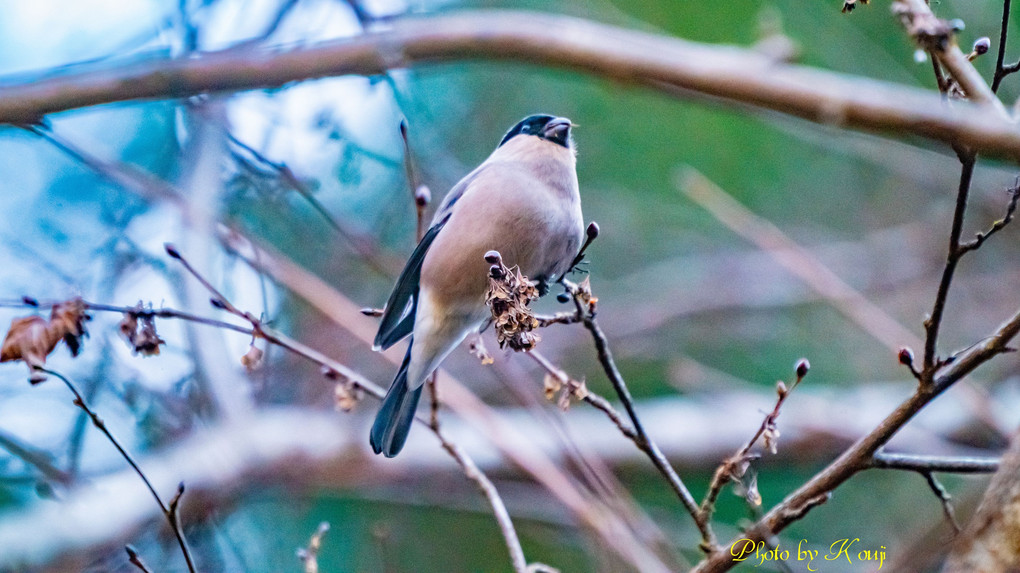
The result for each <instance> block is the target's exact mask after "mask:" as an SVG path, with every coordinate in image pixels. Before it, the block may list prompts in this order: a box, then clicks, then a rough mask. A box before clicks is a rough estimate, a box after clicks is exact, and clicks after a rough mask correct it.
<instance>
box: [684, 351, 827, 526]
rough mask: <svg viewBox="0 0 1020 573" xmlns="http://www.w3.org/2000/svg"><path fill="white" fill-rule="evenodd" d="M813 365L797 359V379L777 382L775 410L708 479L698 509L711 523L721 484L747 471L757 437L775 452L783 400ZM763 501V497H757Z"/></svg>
mask: <svg viewBox="0 0 1020 573" xmlns="http://www.w3.org/2000/svg"><path fill="white" fill-rule="evenodd" d="M810 368H811V365H810V363H809V362H808V361H807V360H806V359H801V360H799V361H798V362H797V365H796V367H795V376H796V378H795V379H794V382H793V383H792V384H791V385H790V386H789V388H787V386H786V384H785V383H783V382H781V381H780V382H779V383H777V384H776V394H777V397H776V405H775V406H774V407H773V408H772V411H771V412H769V413H768V414H766V415H765V418H764V419H763V420H762V422H761V425H760V426H759V427H758V430H757V431H756V432H755V433H754V435H753V436H751V439H750V440H748V441H747V443H746V444H744V446H743V447H742V448H740V449H739V450H737V451H736V453H734V454H733V455H732V456H730V457H729V458H727V459H726V460H724V461H723V463H721V464H719V467H718V468H716V470H715V473H714V474H713V475H712V481H711V482H710V483H709V486H708V492H707V493H706V494H705V498H704V500H702V502H701V508H700V511H699V519H701V520H702V521H704V522H706V523H708V521H709V520H710V519H712V513H713V512H714V511H715V503H716V501H717V500H718V498H719V493H720V492H722V488H723V487H724V486H725V485H726V484H727V483H728V482H730V481H738V480H739V479H740V478H741V477H743V475H744V473H745V472H746V471H747V466H748V464H750V463H751V461H752V460H753V459H754V458H756V457H757V455H756V454H751V448H753V447H754V445H755V444H756V443H758V439H759V438H761V437H762V436H764V437H765V444H766V447H767V448H768V449H769V450H770V451H771V452H772V453H773V454H775V453H776V439H777V438H778V436H779V431H778V430H777V429H776V420H777V419H778V418H779V412H780V410H781V409H782V408H783V403H785V402H786V399H787V398H788V397H789V396H790V393H791V392H793V390H794V389H795V388H796V387H797V386H799V385H800V383H801V381H803V380H804V377H805V376H807V373H808V370H809V369H810ZM758 501H759V505H760V498H758ZM711 542H712V540H710V539H708V538H704V539H702V543H703V544H706V545H707V544H710V543H711Z"/></svg>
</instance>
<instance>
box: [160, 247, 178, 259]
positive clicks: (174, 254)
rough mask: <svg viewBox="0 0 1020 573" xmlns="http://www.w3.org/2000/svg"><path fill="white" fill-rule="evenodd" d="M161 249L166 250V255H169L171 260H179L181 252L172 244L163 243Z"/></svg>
mask: <svg viewBox="0 0 1020 573" xmlns="http://www.w3.org/2000/svg"><path fill="white" fill-rule="evenodd" d="M163 248H164V249H166V254H168V255H170V258H171V259H178V260H180V258H181V252H180V251H178V250H177V247H175V246H173V244H172V243H163Z"/></svg>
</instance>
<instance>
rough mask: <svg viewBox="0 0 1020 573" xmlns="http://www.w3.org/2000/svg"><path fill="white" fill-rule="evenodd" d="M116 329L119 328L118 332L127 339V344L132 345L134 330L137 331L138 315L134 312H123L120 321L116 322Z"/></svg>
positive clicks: (133, 343) (133, 342)
mask: <svg viewBox="0 0 1020 573" xmlns="http://www.w3.org/2000/svg"><path fill="white" fill-rule="evenodd" d="M139 306H141V305H139ZM117 329H118V330H120V334H121V335H122V336H123V337H124V338H125V339H126V340H127V341H128V344H130V345H131V346H134V345H135V332H137V331H138V316H137V315H135V314H134V313H130V312H125V313H124V316H123V317H122V318H121V319H120V322H119V323H117Z"/></svg>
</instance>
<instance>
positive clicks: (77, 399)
mask: <svg viewBox="0 0 1020 573" xmlns="http://www.w3.org/2000/svg"><path fill="white" fill-rule="evenodd" d="M35 368H36V370H39V371H41V372H45V373H46V374H49V375H51V376H55V377H56V378H58V379H60V380H61V381H62V382H63V383H64V385H65V386H67V388H68V390H70V391H71V393H72V394H74V405H75V406H78V407H79V408H81V409H82V410H84V411H85V413H86V414H88V416H89V418H90V419H91V420H92V425H93V426H95V427H96V428H97V429H98V430H99V431H100V432H102V433H103V435H104V436H106V438H107V439H108V440H110V443H111V444H113V447H115V448H117V451H118V452H120V455H121V457H123V458H124V460H125V461H127V463H128V465H130V466H131V469H133V470H134V471H135V473H136V474H138V477H140V478H142V482H144V483H145V487H147V488H149V493H151V494H152V497H153V498H154V499H155V500H156V503H157V504H159V508H160V509H161V510H163V516H164V517H165V518H166V519H167V521H168V522H169V523H170V529H171V530H173V532H174V537H176V538H177V544H178V545H180V547H181V553H182V554H184V560H185V562H187V565H188V571H190V572H191V573H195V564H194V562H193V561H192V558H191V551H190V550H189V549H188V542H187V540H185V539H184V531H183V530H182V528H181V527H180V523H179V522H178V520H177V519H176V511H171V510H170V508H169V507H167V505H166V504H164V503H163V499H162V498H160V497H159V493H157V492H156V488H154V487H153V486H152V482H150V481H149V478H148V477H147V476H146V475H145V472H143V471H142V468H140V467H138V464H137V463H136V462H135V460H134V458H132V457H131V454H129V453H128V452H127V450H125V449H124V447H123V446H121V445H120V442H119V441H118V440H117V438H115V437H114V435H113V433H111V432H110V429H109V428H107V427H106V422H104V421H103V419H102V418H100V417H99V415H98V414H96V412H95V411H94V410H92V409H91V408H90V407H89V405H88V404H86V403H85V398H84V397H82V395H81V393H80V392H78V388H77V387H75V385H74V384H73V383H72V382H71V380H69V379H68V378H67V377H66V376H64V375H63V374H61V373H59V372H56V371H54V370H50V369H48V368H44V367H41V366H36V367H35ZM183 485H184V484H181V490H179V491H182V490H183ZM179 495H180V494H178V496H177V497H175V498H174V505H175V506H176V500H177V499H178V497H179Z"/></svg>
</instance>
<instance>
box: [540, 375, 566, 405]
mask: <svg viewBox="0 0 1020 573" xmlns="http://www.w3.org/2000/svg"><path fill="white" fill-rule="evenodd" d="M542 385H543V386H544V387H545V399H546V400H550V401H551V400H552V399H553V398H555V397H556V392H559V390H560V387H561V386H562V384H560V380H559V378H556V377H555V376H553V375H552V374H546V375H545V379H544V380H543V383H542Z"/></svg>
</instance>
